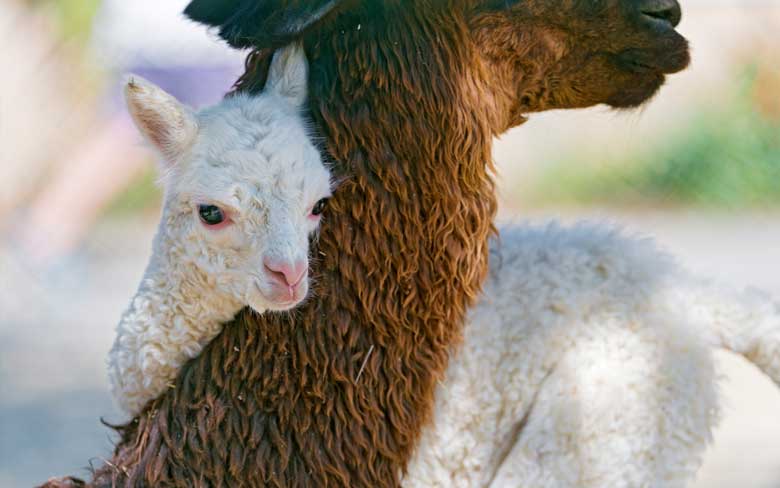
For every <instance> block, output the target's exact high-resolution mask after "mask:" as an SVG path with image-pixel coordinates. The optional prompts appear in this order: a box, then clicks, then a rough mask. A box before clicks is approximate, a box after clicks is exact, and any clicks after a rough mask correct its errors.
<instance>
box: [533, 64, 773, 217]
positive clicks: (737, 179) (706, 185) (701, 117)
mask: <svg viewBox="0 0 780 488" xmlns="http://www.w3.org/2000/svg"><path fill="white" fill-rule="evenodd" d="M752 80H753V76H752V75H751V76H747V77H746V79H745V81H744V82H743V83H741V84H740V88H738V89H737V90H735V92H736V93H735V96H733V97H731V100H726V101H725V102H723V100H719V101H718V103H725V106H723V107H721V108H720V109H719V110H714V109H706V110H703V111H702V112H701V113H699V114H698V115H695V116H694V117H693V118H692V119H691V120H690V123H689V124H687V125H686V127H684V128H682V129H679V130H676V131H674V132H673V133H671V134H669V135H668V136H666V137H665V138H663V139H661V140H659V143H658V144H657V145H656V146H655V147H652V148H651V149H650V150H644V151H640V152H637V153H633V154H624V155H622V156H621V157H620V159H619V160H615V161H608V162H607V163H608V164H605V165H603V166H601V167H599V168H593V165H589V164H587V163H583V162H582V156H579V157H578V156H574V157H572V158H570V159H569V158H566V162H565V163H559V164H555V165H553V166H551V169H550V170H549V171H547V172H545V173H544V174H543V175H542V177H541V178H540V181H539V184H538V186H537V187H536V188H535V189H534V190H533V194H534V195H535V197H536V198H534V200H536V201H537V202H540V203H568V204H572V203H586V204H623V205H650V204H652V205H658V204H662V205H667V204H671V205H694V206H727V207H751V206H766V205H777V204H780V121H778V120H772V119H771V118H769V117H768V116H765V115H762V113H761V111H760V110H758V109H757V107H755V106H754V103H753V97H752V96H751V94H752V86H753V84H752Z"/></svg>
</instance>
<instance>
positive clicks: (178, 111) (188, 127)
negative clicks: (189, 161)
mask: <svg viewBox="0 0 780 488" xmlns="http://www.w3.org/2000/svg"><path fill="white" fill-rule="evenodd" d="M125 100H126V101H127V109H128V110H129V112H130V115H131V116H132V118H133V121H134V122H135V125H136V127H138V130H139V131H140V132H141V134H142V135H143V136H144V138H145V139H146V140H147V141H149V142H150V143H151V144H152V145H153V146H154V147H155V149H157V150H158V151H159V152H160V153H161V154H162V156H163V158H165V162H166V163H168V164H169V165H173V164H175V163H176V162H177V161H178V160H179V159H180V158H181V157H182V156H183V155H184V153H185V152H186V151H187V150H188V149H189V148H190V146H191V145H192V142H193V140H194V139H195V136H196V135H197V133H198V122H197V119H196V118H195V114H193V112H192V110H191V109H190V108H189V107H187V106H185V105H182V104H181V103H180V102H179V101H178V100H176V99H175V98H174V97H173V96H171V95H169V94H168V93H166V92H165V91H164V90H163V89H162V88H160V87H158V86H157V85H155V84H153V83H151V82H149V81H146V80H144V79H143V78H140V77H138V76H131V77H129V78H128V81H127V83H126V84H125Z"/></svg>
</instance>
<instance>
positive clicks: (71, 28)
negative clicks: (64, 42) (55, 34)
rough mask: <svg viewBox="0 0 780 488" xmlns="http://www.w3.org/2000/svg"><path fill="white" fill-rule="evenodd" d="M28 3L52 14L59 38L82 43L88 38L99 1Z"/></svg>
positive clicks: (63, 0)
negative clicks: (58, 30) (58, 29)
mask: <svg viewBox="0 0 780 488" xmlns="http://www.w3.org/2000/svg"><path fill="white" fill-rule="evenodd" d="M29 3H30V4H31V5H33V6H36V7H40V8H45V9H47V10H49V11H50V12H51V13H52V15H53V16H54V18H55V20H56V22H57V24H58V26H59V28H60V32H59V35H60V37H62V38H64V39H77V40H80V41H83V40H85V39H87V38H88V36H89V33H90V30H91V27H92V20H93V19H94V17H95V13H96V12H97V9H98V6H99V5H100V0H31V1H29Z"/></svg>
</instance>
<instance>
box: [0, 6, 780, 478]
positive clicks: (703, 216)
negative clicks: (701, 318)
mask: <svg viewBox="0 0 780 488" xmlns="http://www.w3.org/2000/svg"><path fill="white" fill-rule="evenodd" d="M91 1H92V0H91ZM682 1H683V6H684V8H685V20H684V22H683V24H682V26H681V30H682V31H683V32H684V33H685V34H686V36H688V37H689V39H690V40H691V43H692V47H693V56H694V64H693V66H692V67H691V69H689V70H688V71H686V72H685V73H682V74H680V75H676V76H674V77H672V78H671V79H670V81H669V84H668V86H667V87H665V88H664V90H663V91H662V93H661V95H660V96H659V97H658V98H657V99H656V100H655V101H653V103H651V104H649V105H648V106H647V107H645V108H644V109H642V110H641V111H638V112H629V113H615V112H610V111H608V110H606V109H603V108H596V109H592V110H585V111H574V112H571V111H570V112H565V113H545V114H538V115H535V116H534V117H532V119H531V121H530V122H529V123H527V124H526V125H525V126H523V127H521V128H518V129H516V130H514V131H511V132H510V133H509V134H507V135H506V136H504V137H502V139H501V140H500V141H499V142H498V144H497V146H496V149H495V152H494V154H495V157H496V160H497V162H498V167H499V173H500V179H499V184H500V191H501V193H502V218H503V219H504V220H513V221H520V220H522V219H526V218H530V219H533V220H539V219H547V218H549V217H550V216H559V217H560V218H562V219H563V220H565V221H569V222H570V221H572V220H576V219H579V218H583V217H595V218H606V219H609V220H613V221H618V222H622V223H624V224H625V225H626V226H627V227H628V228H629V229H630V230H631V231H636V232H640V233H642V234H645V235H651V236H654V237H656V238H657V240H658V241H659V242H660V243H661V244H662V245H663V246H665V247H666V248H667V249H668V250H669V251H671V252H672V253H674V254H676V255H677V256H679V257H680V259H681V261H682V262H683V263H684V264H685V265H686V266H688V267H689V268H691V269H693V270H695V271H698V272H700V273H702V274H704V275H707V276H712V277H715V278H718V279H720V280H721V281H725V282H729V283H732V284H734V285H737V286H744V285H754V286H758V287H760V288H763V289H765V290H767V291H769V292H771V293H773V294H775V295H776V296H778V297H780V269H779V268H780V267H779V266H778V263H780V225H778V224H779V223H780V208H775V207H758V208H755V207H753V208H742V207H740V208H730V207H728V206H725V207H719V208H714V209H708V210H706V211H704V210H701V209H699V210H695V209H684V208H681V207H679V206H672V205H670V204H669V202H667V201H664V200H663V199H661V200H659V201H656V202H653V203H652V204H648V205H646V206H644V207H642V208H633V207H632V209H631V210H628V209H626V208H621V207H620V206H605V207H602V208H601V209H593V208H592V207H583V206H579V207H577V206H574V207H572V206H568V207H566V208H564V209H563V210H556V209H551V208H549V207H538V206H536V207H531V206H529V205H530V203H529V202H527V201H526V200H525V199H524V196H525V195H526V194H527V193H528V190H529V187H531V186H533V185H534V182H535V181H537V180H536V177H537V176H538V175H539V173H540V172H542V171H544V169H545V167H546V165H548V164H550V163H551V162H554V161H559V160H561V159H562V158H566V157H568V155H570V154H572V151H575V152H580V153H582V154H588V155H590V154H593V155H597V156H592V160H589V161H580V160H578V161H577V163H576V164H594V165H598V164H599V163H600V161H599V158H600V157H601V156H603V157H604V158H609V157H611V156H613V155H620V154H624V153H627V152H630V151H632V150H634V149H635V148H637V147H651V148H652V147H655V146H659V147H660V146H663V145H664V144H665V142H666V141H667V139H668V137H669V135H670V134H672V133H676V132H678V131H683V130H686V128H687V127H688V126H690V125H691V124H692V122H691V121H692V120H694V116H695V115H696V114H697V113H699V111H700V110H701V108H702V107H703V106H717V105H718V104H719V103H722V101H723V98H724V97H725V96H726V95H724V91H725V90H726V89H727V87H728V86H730V84H731V83H732V82H733V79H734V75H735V69H736V68H735V67H737V66H742V65H743V64H744V61H745V60H750V59H752V57H753V56H759V57H761V56H763V58H764V59H768V60H769V64H770V65H772V63H775V64H774V65H776V66H780V55H778V54H777V53H778V52H780V36H778V32H780V2H778V1H772V0H753V1H748V0H742V1H737V0H720V1H705V0H698V1H694V0H690V1H688V2H686V1H685V0H682ZM27 3H44V2H43V1H41V2H22V1H20V0H0V39H1V40H3V43H0V45H2V48H0V66H14V68H15V69H14V70H9V72H8V73H7V75H6V76H4V77H0V94H8V93H10V94H16V93H25V94H26V95H27V96H25V97H16V96H12V97H9V96H7V95H4V96H0V162H2V166H0V216H3V215H10V216H11V217H16V216H17V215H21V214H17V213H15V212H17V211H16V210H15V211H13V212H11V213H9V214H3V211H6V210H8V209H9V208H11V206H12V205H15V204H17V203H18V202H23V203H24V202H28V201H30V199H31V198H32V196H33V195H34V194H35V192H36V191H37V190H38V189H39V188H40V187H41V186H42V185H44V184H45V183H46V182H47V181H48V180H47V179H48V178H51V175H52V174H53V173H54V172H56V171H55V170H56V169H57V167H58V165H61V164H62V161H61V158H62V154H65V153H67V152H68V151H69V149H71V148H72V147H73V146H74V145H76V144H77V143H78V142H79V141H80V140H82V139H84V138H86V137H88V136H89V134H90V131H89V128H90V124H93V123H94V121H95V120H99V116H100V115H99V111H98V110H97V109H96V107H95V105H96V102H95V101H94V98H95V97H94V96H92V95H91V93H92V91H93V88H94V87H95V86H99V85H100V83H101V82H100V81H98V79H97V78H94V77H93V76H91V75H90V74H89V73H91V72H90V70H89V69H85V68H84V67H83V64H85V62H84V60H83V56H82V54H83V53H82V51H81V48H80V47H78V46H77V45H76V44H74V42H75V41H72V40H69V41H67V42H63V43H60V44H57V43H54V41H53V40H52V38H53V37H54V36H53V35H49V34H50V32H51V30H52V29H51V26H50V25H48V24H47V22H48V21H47V19H48V18H49V17H47V16H33V17H30V16H27V15H23V13H24V12H25V10H23V8H22V5H26V4H27ZM65 3H69V4H74V5H75V4H78V1H76V0H68V2H63V5H64V4H65ZM93 3H94V1H93ZM85 5H86V4H85ZM18 39H25V42H14V41H15V40H18ZM33 73H34V74H35V76H32V74H33ZM85 73H86V74H85ZM55 80H56V82H55ZM769 93H770V98H772V96H773V95H774V96H775V98H777V99H780V94H778V92H776V91H770V92H769ZM772 100H774V98H772ZM772 100H770V102H771V101H772ZM7 120H13V121H14V124H7V123H5V121H7ZM30 134H34V135H35V137H31V136H30ZM599 155H600V156H599ZM150 180H151V178H149V177H148V176H147V177H146V180H144V182H143V185H142V187H143V188H146V190H144V191H134V192H130V193H129V194H126V195H124V196H123V197H121V198H120V203H121V202H124V203H121V204H120V205H119V207H122V208H124V207H128V208H130V210H129V211H122V212H116V211H111V212H108V213H107V214H105V215H104V216H103V218H102V219H101V220H100V222H99V225H97V226H96V227H94V228H93V229H92V230H91V231H90V232H89V234H88V236H87V240H86V242H85V243H84V244H83V245H81V246H80V247H78V249H76V251H75V252H73V253H72V254H69V255H67V256H66V257H64V258H62V259H60V260H59V261H57V262H54V263H51V264H50V265H47V266H45V267H41V266H40V265H39V264H40V263H35V262H33V261H31V260H30V256H29V253H28V252H27V251H28V250H27V249H25V248H24V247H23V246H22V247H20V245H19V244H18V241H15V240H14V239H13V238H9V236H11V235H12V234H13V232H12V231H13V230H14V228H16V227H18V225H17V223H18V222H19V220H22V221H23V220H24V219H23V218H21V219H20V218H3V219H0V488H4V487H17V486H31V485H32V484H33V483H35V482H40V481H43V480H45V479H46V478H47V477H49V476H52V475H60V474H76V475H86V474H87V473H86V471H85V470H84V469H85V468H86V466H87V464H88V463H89V462H90V458H92V460H93V461H94V462H97V463H99V462H100V457H101V456H107V455H108V453H109V452H110V449H111V446H112V443H111V440H110V438H109V435H110V433H109V430H108V429H107V428H105V427H103V426H101V425H100V423H99V418H100V417H105V418H106V420H108V421H117V420H118V417H117V414H116V412H115V411H114V409H113V407H112V405H111V402H110V399H109V397H108V393H107V386H106V380H105V365H104V358H105V356H106V353H107V351H108V349H109V346H110V344H111V341H112V340H113V328H114V325H115V324H116V322H117V320H118V318H119V315H120V313H121V312H122V310H123V308H124V307H125V305H126V303H127V301H128V299H129V297H130V296H131V295H132V293H133V292H134V291H135V287H136V286H137V283H138V281H139V279H140V277H141V275H142V272H143V269H144V266H145V264H146V259H147V257H148V252H149V246H150V242H151V238H152V234H153V231H154V226H155V221H156V209H155V208H153V206H152V208H151V210H149V209H148V208H147V209H146V210H145V211H140V212H139V211H138V207H139V205H138V204H139V203H140V204H141V205H140V207H144V205H143V204H144V203H145V202H147V201H152V202H157V201H158V199H157V197H156V195H155V194H154V190H149V188H150V186H149V184H148V181H150ZM87 190H89V189H87ZM778 191H779V192H780V186H778ZM128 201H129V202H130V204H129V205H125V203H127V202H128ZM153 205H154V204H153ZM147 207H148V206H147ZM133 209H135V210H133ZM73 218H78V215H75V216H73ZM4 226H5V229H4ZM718 357H719V361H720V364H721V365H722V367H723V372H724V374H725V375H726V376H727V377H728V378H729V379H728V381H727V382H725V383H724V398H725V400H724V403H725V405H726V406H727V409H726V412H725V415H724V422H723V425H722V426H721V428H720V429H719V430H718V431H717V432H716V435H715V444H714V447H713V448H712V449H711V450H710V452H709V453H708V457H707V461H706V463H705V467H704V469H703V470H702V472H701V475H700V479H699V481H698V483H697V484H696V485H695V486H696V488H753V487H755V488H771V487H778V486H780V415H778V412H780V394H779V393H778V392H777V391H776V388H775V387H774V386H773V385H771V384H770V383H769V382H768V381H767V380H765V379H764V378H763V377H761V376H760V374H758V373H757V372H756V371H755V370H754V369H753V368H752V367H750V366H749V365H747V364H745V363H744V362H743V361H741V360H739V359H737V358H734V357H732V356H729V355H726V354H722V355H719V356H718Z"/></svg>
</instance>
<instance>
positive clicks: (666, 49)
mask: <svg viewBox="0 0 780 488" xmlns="http://www.w3.org/2000/svg"><path fill="white" fill-rule="evenodd" d="M204 1H207V0H204ZM209 1H211V2H212V3H213V0H209ZM252 2H255V3H252ZM194 3H197V1H196V2H194ZM233 3H235V4H238V5H244V4H247V5H248V4H249V3H252V5H255V4H261V3H263V2H257V1H256V0H237V1H236V2H233ZM266 3H268V2H266ZM271 3H273V2H271ZM276 3H278V4H280V5H281V4H284V0H277V1H276ZM289 3H291V4H295V5H299V4H305V3H306V2H302V1H301V0H289ZM312 3H313V2H312ZM628 3H631V2H629V1H628V0H624V1H618V0H609V1H606V0H605V1H599V2H544V1H543V0H539V1H538V2H534V1H530V0H529V1H525V2H513V1H501V2H498V1H495V0H486V1H481V2H480V1H475V0H472V1H465V0H461V1H456V0H452V1H444V0H442V1H417V2H411V1H399V0H381V1H380V0H372V1H368V0H367V1H364V2H361V1H356V0H353V1H352V2H349V8H346V7H345V8H343V9H342V10H340V11H338V12H337V13H333V12H331V13H329V16H328V18H327V21H325V22H321V23H319V24H318V25H316V27H315V28H313V29H310V30H308V31H306V32H305V33H302V34H301V35H304V34H305V46H306V51H307V54H308V56H309V59H310V64H311V75H310V106H311V113H312V116H313V118H314V120H315V122H316V124H317V127H318V128H319V131H320V133H321V135H322V136H323V137H324V141H325V147H324V149H325V150H326V151H327V152H328V154H329V155H330V157H331V158H332V160H333V172H334V174H335V175H336V176H337V177H338V178H340V179H341V180H342V183H341V185H340V186H339V188H338V190H337V192H336V194H335V195H334V198H333V199H332V201H331V204H330V206H329V208H328V214H327V216H326V218H325V220H324V222H323V225H322V232H321V236H320V238H319V241H318V242H317V243H315V245H314V248H313V249H314V250H313V253H314V255H315V257H316V258H318V259H317V262H315V264H314V269H313V274H314V276H316V277H317V278H316V284H315V285H314V287H313V293H312V297H311V298H310V299H309V300H308V302H307V303H306V304H305V305H303V306H302V307H300V308H299V309H297V310H295V311H294V312H292V313H289V314H276V315H271V314H268V315H263V316H257V315H254V314H252V313H251V312H250V311H244V312H243V313H241V314H240V315H239V316H238V317H237V318H236V319H235V320H234V321H233V322H232V323H230V324H227V325H226V326H225V330H224V332H223V333H222V334H221V335H220V336H219V337H217V338H216V339H215V340H214V341H213V342H212V343H211V344H209V345H208V346H207V347H206V349H205V350H204V352H203V353H202V354H201V356H200V357H198V358H196V359H195V360H193V361H191V362H190V363H189V364H187V366H186V367H185V368H184V370H183V371H182V373H181V374H180V376H179V378H178V379H177V381H176V383H175V385H174V387H173V388H172V389H171V390H170V391H168V392H167V393H166V394H164V395H163V396H162V397H161V398H159V399H158V400H156V401H154V402H153V403H152V404H150V405H149V406H148V408H147V410H146V411H145V413H143V414H142V415H141V416H140V417H139V418H137V419H135V420H134V421H133V422H132V423H130V424H129V425H127V426H124V427H122V428H121V429H120V432H121V433H122V438H121V440H120V442H119V444H118V445H117V447H116V451H115V453H114V456H113V457H112V459H111V460H110V461H109V462H107V463H106V464H105V465H104V466H102V467H101V468H99V469H98V470H97V471H96V472H95V473H94V475H95V476H94V481H93V484H94V485H95V486H109V485H111V484H116V485H122V486H182V487H183V486H231V487H239V486H277V487H283V486H312V487H321V486H323V487H324V486H353V487H358V486H365V487H378V486H397V485H398V484H399V480H400V476H401V475H402V472H403V470H404V467H405V464H406V461H407V459H408V458H409V456H410V453H411V451H412V449H413V448H414V446H415V443H416V441H417V438H418V436H419V433H420V431H421V428H422V426H423V425H424V424H425V422H426V421H427V419H428V418H429V416H430V414H431V412H430V409H431V406H432V403H433V399H432V395H433V390H434V384H435V382H436V381H437V380H438V379H440V378H441V375H442V373H443V371H444V370H445V367H446V364H447V359H448V354H449V352H450V350H451V348H452V347H453V345H455V344H457V342H458V341H459V339H460V324H461V323H462V320H463V317H464V313H465V310H466V307H467V306H468V305H469V304H470V303H472V302H473V300H474V299H475V298H476V297H477V295H478V293H479V291H480V284H481V282H482V279H483V277H484V275H485V272H486V269H487V241H488V237H489V236H490V234H491V232H492V231H493V227H492V219H493V216H494V214H495V211H496V198H495V192H494V185H493V181H492V179H491V143H492V139H493V137H494V136H495V135H497V134H499V133H501V132H503V131H504V130H506V129H507V128H509V127H511V126H513V125H517V124H519V123H521V122H523V121H524V120H525V118H524V114H525V113H527V112H531V111H539V110H545V109H550V108H563V107H580V106H588V105H593V104H596V103H602V102H609V103H611V104H612V105H614V106H632V105H636V104H637V103H639V102H641V101H643V100H645V99H647V98H648V97H650V96H651V95H652V94H653V93H655V91H656V90H657V89H658V87H660V85H661V84H662V83H663V79H664V76H663V74H664V73H667V72H671V71H674V70H677V69H681V68H682V67H684V65H685V64H687V46H686V45H685V43H684V40H681V39H682V38H679V40H678V39H677V38H676V37H674V36H675V35H676V33H673V32H674V31H673V30H671V31H670V32H671V33H670V32H664V33H663V35H661V34H658V33H648V32H649V31H648V32H645V30H644V28H643V27H642V25H643V24H641V23H637V22H638V21H635V20H632V18H629V17H626V15H625V14H624V12H623V8H624V7H625V5H626V4H628ZM553 4H554V5H553ZM532 6H535V7H533V8H532ZM280 8H281V7H280ZM566 9H568V10H566ZM310 10H311V9H310ZM604 16H609V17H608V19H612V20H610V21H609V22H607V23H606V24H605V23H604ZM195 17H196V18H197V16H195ZM239 18H241V19H243V17H239ZM246 18H248V19H253V17H252V16H248V17H246ZM235 19H236V17H235V16H234V17H233V18H232V20H231V21H232V22H236V20H235ZM207 21H208V22H209V23H211V24H215V25H221V23H222V22H223V21H222V20H219V16H218V15H216V14H214V16H213V17H209V19H208V20H207ZM241 22H244V23H246V22H248V21H245V20H242V21H241ZM241 22H239V25H238V26H236V25H231V26H229V27H230V28H229V29H227V28H224V27H225V25H223V35H225V36H226V38H227V39H228V40H231V39H232V41H233V42H234V43H235V44H239V42H237V41H235V39H238V37H233V38H231V35H234V36H235V35H236V33H239V34H240V33H242V32H243V31H242V29H243V28H245V27H242V25H243V24H241ZM615 30H617V31H618V32H622V33H623V34H624V37H623V38H619V39H618V38H613V39H612V41H613V42H612V44H610V43H609V42H607V41H605V40H604V36H606V35H607V34H610V35H612V33H613V32H615ZM226 32H227V34H226ZM231 33H232V34H231ZM598 34H602V35H601V36H599V35H598ZM678 37H679V36H678ZM253 39H261V38H260V37H256V38H253V37H252V36H251V35H245V36H243V37H241V43H243V44H247V43H249V44H251V43H252V42H253V41H252V40H253ZM269 43H270V44H267V45H265V44H263V43H262V42H260V40H257V43H256V44H254V45H255V47H256V48H257V50H256V52H255V53H254V54H253V55H252V56H250V58H249V62H248V68H247V74H246V75H245V77H244V78H243V79H242V80H241V83H240V89H244V90H257V89H259V88H260V87H261V86H262V83H263V79H264V70H265V68H264V67H265V66H266V64H267V63H266V61H267V54H268V53H270V48H271V47H273V45H272V43H271V41H269ZM645 46H647V47H648V48H647V50H646V51H647V52H651V53H654V54H652V56H651V55H650V54H647V55H646V56H645V57H644V58H642V60H643V61H642V62H643V64H642V69H638V68H637V69H635V66H633V65H631V64H630V63H629V64H626V63H627V61H625V59H629V58H631V56H629V55H627V54H626V53H627V52H629V51H630V50H637V49H638V48H643V47H645ZM642 52H644V51H642ZM681 53H684V55H683V54H681ZM653 56H654V57H653ZM675 56H676V58H675V59H677V63H676V64H673V65H671V67H670V66H667V65H668V64H669V63H667V64H666V65H665V64H661V63H659V64H657V66H656V65H654V64H653V63H654V61H653V60H656V59H658V60H664V61H668V58H673V57H675ZM653 66H656V67H655V68H654V67H653ZM56 483H58V482H56V481H53V482H51V484H50V486H56ZM60 483H64V482H60ZM65 486H67V485H65Z"/></svg>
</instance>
